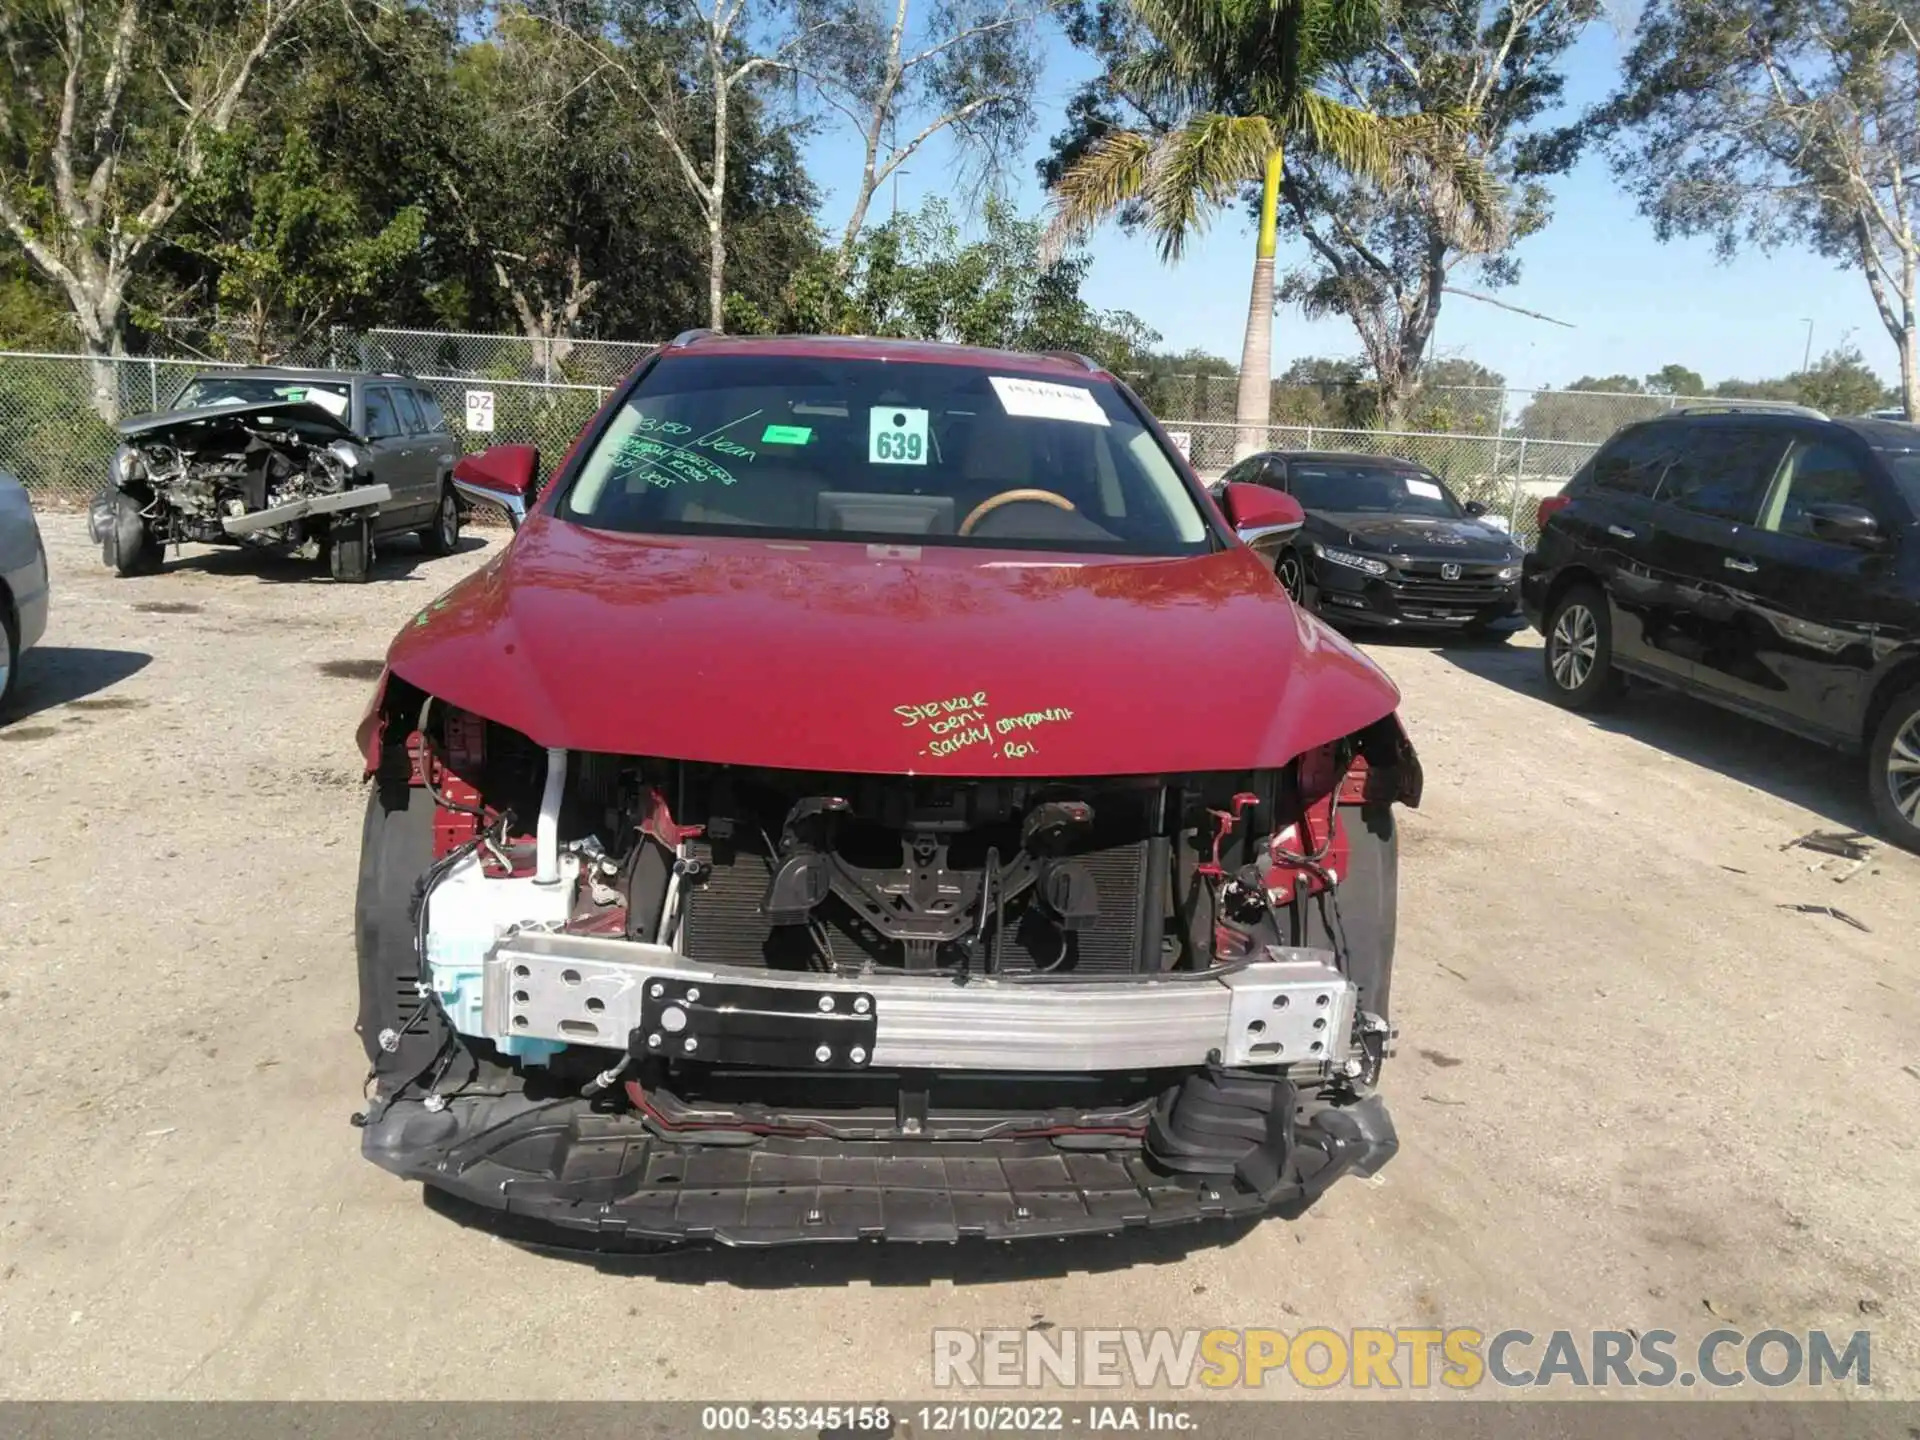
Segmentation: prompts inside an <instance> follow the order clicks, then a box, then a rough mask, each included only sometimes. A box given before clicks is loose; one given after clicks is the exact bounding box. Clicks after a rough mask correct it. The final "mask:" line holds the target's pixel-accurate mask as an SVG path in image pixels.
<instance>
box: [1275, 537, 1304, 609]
mask: <svg viewBox="0 0 1920 1440" xmlns="http://www.w3.org/2000/svg"><path fill="white" fill-rule="evenodd" d="M1274 573H1275V574H1277V575H1278V576H1279V577H1280V587H1281V589H1283V590H1285V591H1286V592H1287V598H1288V599H1289V600H1291V601H1293V603H1294V604H1296V605H1304V604H1306V603H1307V567H1306V565H1305V563H1304V562H1303V561H1302V560H1301V559H1300V552H1299V551H1298V550H1289V551H1287V552H1286V553H1285V554H1283V555H1282V556H1281V557H1280V564H1279V565H1278V567H1276V569H1275V572H1274Z"/></svg>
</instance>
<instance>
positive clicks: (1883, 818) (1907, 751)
mask: <svg viewBox="0 0 1920 1440" xmlns="http://www.w3.org/2000/svg"><path fill="white" fill-rule="evenodd" d="M1867 796H1868V799H1869V800H1871V801H1872V803H1873V815H1874V819H1876V820H1877V821H1879V823H1880V831H1881V833H1882V834H1883V835H1885V836H1886V837H1887V839H1889V840H1891V841H1892V842H1893V843H1894V844H1896V845H1899V846H1901V847H1903V848H1904V849H1907V850H1916V851H1920V685H1916V686H1914V688H1913V689H1911V690H1907V691H1905V692H1903V693H1901V694H1899V695H1896V696H1894V697H1893V703H1892V704H1891V705H1889V706H1888V707H1887V713H1886V714H1884V715H1882V716H1881V717H1880V724H1879V725H1878V726H1877V727H1875V729H1874V732H1873V740H1872V742H1871V743H1870V744H1869V745H1868V746H1867Z"/></svg>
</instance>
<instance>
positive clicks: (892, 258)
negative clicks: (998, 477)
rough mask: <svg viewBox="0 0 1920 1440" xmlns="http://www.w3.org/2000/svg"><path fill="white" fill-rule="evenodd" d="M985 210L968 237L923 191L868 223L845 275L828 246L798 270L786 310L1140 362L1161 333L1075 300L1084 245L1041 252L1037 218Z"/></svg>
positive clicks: (899, 333) (799, 324) (997, 203)
mask: <svg viewBox="0 0 1920 1440" xmlns="http://www.w3.org/2000/svg"><path fill="white" fill-rule="evenodd" d="M982 218H983V220H984V229H985V233H984V234H983V235H981V236H980V238H978V239H976V240H971V241H969V240H967V239H966V238H965V237H964V235H963V233H962V230H961V227H960V224H959V222H958V220H957V219H956V218H955V215H954V212H953V210H952V208H951V207H950V206H948V205H947V204H946V202H945V201H942V200H930V201H928V202H927V203H926V204H925V205H924V206H922V207H921V209H920V210H919V211H918V212H915V213H907V214H902V215H899V216H896V217H894V218H893V219H891V220H889V221H887V222H886V223H885V224H883V225H879V226H876V227H874V228H873V229H871V230H869V231H868V232H867V233H866V234H865V235H864V236H862V237H861V239H860V240H859V241H858V243H857V244H856V245H855V247H854V258H853V263H852V265H851V267H850V268H849V270H848V272H847V274H846V275H845V277H844V279H843V278H842V277H841V276H840V274H839V263H838V256H837V255H835V254H826V255H822V256H821V257H819V259H818V260H816V261H815V262H814V263H813V264H812V265H811V266H809V267H808V269H807V270H806V272H805V273H804V274H802V275H801V276H800V277H798V278H797V280H796V282H795V285H794V288H793V293H792V296H791V299H790V305H789V310H788V313H787V314H786V315H785V316H784V317H783V318H784V320H785V321H786V323H787V324H788V325H790V326H791V327H793V328H797V329H802V330H809V331H822V332H825V333H829V334H834V333H837V334H860V335H886V336H894V337H898V338H902V339H912V340H947V341H954V342H957V343H960V344H965V345H984V346H989V347H993V348H996V349H1006V350H1074V351H1078V352H1079V353H1081V354H1084V355H1089V356H1091V357H1093V358H1094V359H1095V360H1098V361H1099V362H1100V363H1101V364H1102V365H1105V366H1106V367H1107V368H1108V369H1110V370H1113V371H1116V372H1118V373H1121V374H1125V373H1127V372H1128V371H1130V370H1135V369H1138V368H1139V366H1140V364H1141V362H1142V360H1143V359H1144V357H1146V356H1147V354H1148V353H1149V352H1150V351H1151V348H1152V347H1153V346H1154V345H1155V344H1157V343H1158V342H1159V339H1160V337H1159V336H1158V335H1157V334H1155V333H1154V332H1153V331H1152V330H1149V329H1148V328H1147V327H1146V325H1145V324H1144V323H1143V322H1142V321H1141V320H1140V319H1139V317H1138V316H1135V315H1132V314H1130V313H1128V312H1126V311H1101V310H1096V309H1094V308H1093V307H1092V306H1091V305H1089V304H1088V303H1087V302H1086V301H1085V300H1084V299H1082V298H1081V296H1080V286H1081V283H1082V282H1083V281H1084V280H1085V278H1086V272H1087V267H1088V264H1089V263H1090V257H1089V256H1088V255H1087V254H1086V252H1085V251H1084V249H1081V248H1080V247H1077V246H1076V247H1073V248H1070V249H1068V250H1067V251H1065V252H1064V253H1062V254H1060V255H1057V256H1049V257H1043V256H1042V253H1041V240H1042V233H1043V227H1042V226H1041V224H1040V223H1039V222H1038V221H1035V220H1024V219H1022V218H1020V217H1019V216H1018V215H1017V214H1015V213H1014V211H1013V210H1012V209H1011V208H1010V207H1009V206H1008V205H1007V204H1006V203H1005V202H1004V201H1001V200H998V199H995V198H992V197H989V199H988V200H987V203H986V206H985V209H984V211H983V212H982Z"/></svg>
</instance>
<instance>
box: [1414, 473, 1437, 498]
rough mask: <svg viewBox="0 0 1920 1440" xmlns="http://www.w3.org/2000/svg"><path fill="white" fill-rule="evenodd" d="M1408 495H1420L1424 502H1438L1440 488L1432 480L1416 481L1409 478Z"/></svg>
mask: <svg viewBox="0 0 1920 1440" xmlns="http://www.w3.org/2000/svg"><path fill="white" fill-rule="evenodd" d="M1407 493H1408V494H1409V495H1418V496H1419V497H1420V498H1421V499H1423V500H1438V499H1439V498H1440V487H1439V486H1438V485H1436V484H1434V483H1433V482H1432V481H1431V480H1415V479H1413V478H1412V477H1411V476H1409V477H1408V479H1407Z"/></svg>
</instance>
